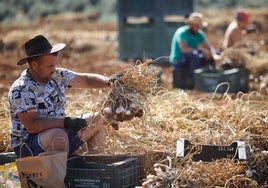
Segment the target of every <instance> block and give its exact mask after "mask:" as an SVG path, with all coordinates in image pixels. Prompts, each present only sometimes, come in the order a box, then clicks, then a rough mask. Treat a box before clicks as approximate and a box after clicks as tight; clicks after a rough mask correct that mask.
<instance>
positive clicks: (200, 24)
mask: <svg viewBox="0 0 268 188" xmlns="http://www.w3.org/2000/svg"><path fill="white" fill-rule="evenodd" d="M186 23H187V24H189V23H194V24H198V25H199V26H200V27H203V28H205V27H207V26H208V23H207V22H202V23H199V22H196V21H194V20H186Z"/></svg>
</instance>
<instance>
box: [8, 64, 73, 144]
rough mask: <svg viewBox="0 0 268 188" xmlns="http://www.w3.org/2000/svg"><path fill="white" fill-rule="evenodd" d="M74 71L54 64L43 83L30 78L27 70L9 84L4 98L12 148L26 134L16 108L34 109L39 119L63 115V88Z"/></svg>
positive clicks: (29, 110) (69, 80)
mask: <svg viewBox="0 0 268 188" xmlns="http://www.w3.org/2000/svg"><path fill="white" fill-rule="evenodd" d="M74 79H75V74H74V72H72V71H70V70H67V69H63V68H57V69H56V71H55V73H54V75H53V77H52V79H51V80H50V81H49V82H48V83H46V84H40V83H37V82H36V81H34V80H33V79H32V78H31V77H30V75H29V74H28V73H27V70H24V71H23V72H22V74H21V76H20V77H19V78H18V79H17V80H16V81H15V82H14V83H13V84H12V86H11V88H10V90H9V94H8V101H9V104H10V118H11V127H10V144H11V147H12V148H15V147H17V146H19V145H21V144H22V142H23V141H24V140H25V139H27V137H28V135H29V134H30V133H29V132H28V131H27V130H26V129H25V128H24V125H23V124H22V123H21V122H20V120H19V119H18V116H17V114H18V113H20V112H37V113H38V116H39V118H40V119H53V118H64V117H65V104H66V97H65V94H64V90H65V88H67V87H71V86H72V84H73V82H74Z"/></svg>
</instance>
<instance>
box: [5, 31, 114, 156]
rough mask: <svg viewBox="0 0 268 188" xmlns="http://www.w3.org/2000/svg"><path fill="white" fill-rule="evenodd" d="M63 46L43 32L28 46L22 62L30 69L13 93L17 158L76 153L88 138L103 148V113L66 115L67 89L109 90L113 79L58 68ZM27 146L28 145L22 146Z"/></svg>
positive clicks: (12, 127) (13, 118)
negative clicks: (110, 80) (64, 152)
mask: <svg viewBox="0 0 268 188" xmlns="http://www.w3.org/2000/svg"><path fill="white" fill-rule="evenodd" d="M64 47H65V44H64V43H58V44H54V45H51V44H50V43H49V41H48V40H47V38H46V37H44V36H43V35H38V36H35V37H34V38H32V39H30V40H29V41H27V42H26V43H25V45H24V48H25V52H26V55H27V56H26V57H24V58H22V59H20V60H19V61H18V62H17V65H24V64H26V63H28V68H27V69H26V70H24V71H23V72H22V74H21V76H20V77H19V78H18V79H17V80H16V81H15V82H14V83H13V84H12V86H11V88H10V91H9V95H8V100H9V104H10V117H11V131H10V136H11V139H10V141H11V147H12V148H13V150H14V151H15V153H16V154H17V156H18V157H26V156H30V155H34V156H36V155H38V154H40V153H42V152H45V151H48V152H49V151H52V150H54V151H67V152H68V153H69V154H72V153H73V152H74V151H76V150H77V149H78V148H79V147H80V146H81V145H82V144H83V143H84V142H87V141H88V142H90V144H92V145H90V144H88V147H89V148H88V149H89V150H90V151H91V152H94V151H96V152H101V151H103V149H104V143H105V125H104V123H103V121H102V118H101V116H100V115H99V114H97V113H94V114H93V113H92V114H91V116H89V117H87V119H82V118H78V117H66V114H65V107H64V105H65V103H66V98H65V94H64V91H65V89H67V88H105V87H107V86H108V83H109V79H108V78H107V77H105V76H102V75H98V74H93V73H77V72H73V71H70V70H67V69H64V68H56V66H57V63H58V58H57V56H58V53H59V51H61V50H62V49H63V48H64ZM25 145H26V146H27V147H23V146H25ZM90 147H91V148H90ZM94 149H97V150H94ZM29 150H31V151H29Z"/></svg>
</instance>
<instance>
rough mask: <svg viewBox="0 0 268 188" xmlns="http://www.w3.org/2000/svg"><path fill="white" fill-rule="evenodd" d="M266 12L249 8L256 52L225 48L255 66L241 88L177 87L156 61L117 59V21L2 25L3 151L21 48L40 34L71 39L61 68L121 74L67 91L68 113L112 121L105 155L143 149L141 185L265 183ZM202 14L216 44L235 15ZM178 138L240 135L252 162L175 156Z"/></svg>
mask: <svg viewBox="0 0 268 188" xmlns="http://www.w3.org/2000/svg"><path fill="white" fill-rule="evenodd" d="M265 10H267V9H265ZM265 10H251V14H252V15H253V16H252V18H253V20H254V19H255V21H256V23H258V24H261V25H262V30H258V32H256V33H251V34H250V35H249V36H248V43H249V44H251V45H252V47H253V48H254V50H255V52H256V53H255V55H254V56H248V55H244V53H242V52H240V51H231V52H229V53H226V54H227V56H228V58H229V59H231V60H232V61H233V62H235V65H234V66H237V64H238V66H241V64H242V66H245V67H247V68H248V69H249V71H250V77H249V81H250V90H249V91H248V92H247V93H242V92H239V93H236V94H230V93H228V91H227V92H226V93H217V92H214V93H213V92H212V93H204V92H200V91H195V90H191V91H190V90H180V89H175V88H172V87H171V85H172V84H171V82H172V81H171V79H170V78H171V77H172V76H171V75H170V69H169V68H163V69H164V70H163V75H162V78H161V79H162V84H161V83H160V84H159V82H158V80H157V79H158V77H157V72H158V68H159V67H155V66H153V65H152V64H150V63H148V62H150V61H141V62H142V63H141V64H140V63H138V64H135V62H134V63H129V62H122V61H120V60H118V59H117V56H118V51H117V48H118V44H117V40H116V38H117V32H116V25H115V24H102V23H86V22H77V21H75V22H65V21H66V20H65V18H64V16H63V17H57V18H54V19H53V20H52V19H51V18H50V17H48V18H47V20H42V21H40V22H36V23H34V24H31V25H30V26H29V25H26V26H17V25H12V26H1V33H0V35H1V40H2V44H3V45H4V48H3V49H4V50H3V51H1V58H0V63H1V66H0V70H1V71H0V73H1V75H0V78H1V84H0V91H1V92H2V96H1V100H0V117H1V118H0V126H1V129H0V138H1V139H0V151H1V152H7V151H11V150H10V146H9V109H8V103H7V92H8V88H9V86H10V85H11V83H12V82H13V81H14V80H15V79H16V78H17V77H18V76H19V74H20V72H21V70H23V69H25V68H26V67H25V66H23V67H17V66H16V65H15V62H16V61H17V60H18V59H19V58H20V57H22V56H23V53H22V51H21V49H20V47H21V45H22V44H23V42H24V41H25V40H26V39H28V38H29V37H32V36H34V35H36V34H40V33H42V34H44V35H46V36H47V37H49V38H50V39H51V40H52V41H53V42H65V43H66V44H67V48H66V49H65V51H63V53H62V61H61V63H60V64H59V65H60V66H62V67H65V68H70V69H72V70H75V71H83V72H95V73H100V74H104V75H108V76H111V75H113V74H115V73H117V72H123V73H124V76H122V77H121V78H120V81H119V82H115V83H114V84H113V85H111V86H110V87H109V88H108V89H104V90H95V89H86V90H85V89H84V90H82V89H81V90H80V89H79V90H75V91H68V92H67V93H66V94H67V105H66V113H67V114H68V115H70V116H81V114H85V113H88V112H91V111H98V112H101V113H102V114H103V115H104V116H106V120H107V123H108V124H109V125H107V141H106V152H105V154H111V155H113V154H129V153H130V154H133V155H134V154H141V153H142V154H145V157H146V165H145V170H146V176H145V177H144V180H143V182H142V184H141V185H139V186H141V187H145V188H147V187H148V188H149V187H150V188H156V187H157V188H160V187H267V185H268V179H267V178H268V155H267V150H268V108H267V107H268V102H267V99H268V88H267V70H268V69H267V67H268V61H267V58H268V54H267V49H268V46H267V39H268V36H267V34H266V33H267V30H268V27H267V21H265V19H264V18H265V16H267V13H266V12H267V11H265ZM205 15H206V16H207V18H208V20H210V21H211V24H212V25H213V26H214V27H212V25H211V26H210V27H209V28H208V30H207V35H208V38H209V39H210V41H211V43H212V44H213V45H214V46H216V47H217V45H218V44H217V42H219V40H218V37H219V36H220V35H221V34H219V33H217V32H215V31H216V30H215V28H216V26H219V25H220V23H228V21H229V20H230V19H231V18H230V17H226V18H225V20H217V19H216V18H215V17H213V16H212V15H214V13H213V12H212V13H210V12H206V13H205ZM218 19H220V18H218ZM221 19H222V18H221ZM64 20H65V21H64ZM68 20H70V17H68ZM73 28H76V29H75V30H73ZM223 58H224V57H223ZM2 65H3V66H2ZM138 112H139V113H138ZM114 113H115V114H114ZM114 115H118V116H116V120H117V121H114V120H113V118H114V117H115V116H114ZM121 118H123V120H124V121H123V122H121V120H122V119H121ZM117 129H118V130H117ZM179 138H183V139H188V140H190V141H191V143H193V144H212V145H230V144H231V143H232V142H234V141H243V142H245V143H246V146H247V156H248V160H247V161H239V160H232V159H229V158H223V159H219V160H215V161H212V162H202V161H193V160H192V158H191V157H192V156H191V155H187V156H185V157H183V158H177V157H176V142H177V140H178V139H179ZM85 151H86V148H84V147H82V148H81V149H80V150H79V151H77V153H78V154H85Z"/></svg>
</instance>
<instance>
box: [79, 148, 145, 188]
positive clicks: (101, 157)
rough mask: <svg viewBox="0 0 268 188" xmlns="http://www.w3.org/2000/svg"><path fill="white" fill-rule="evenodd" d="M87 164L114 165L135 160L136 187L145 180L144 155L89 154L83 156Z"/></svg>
mask: <svg viewBox="0 0 268 188" xmlns="http://www.w3.org/2000/svg"><path fill="white" fill-rule="evenodd" d="M83 157H84V158H85V160H86V161H87V162H98V163H115V162H119V161H123V160H125V159H128V158H136V159H137V185H139V186H141V185H142V182H143V180H144V179H145V178H146V154H145V153H117V154H90V155H83Z"/></svg>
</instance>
